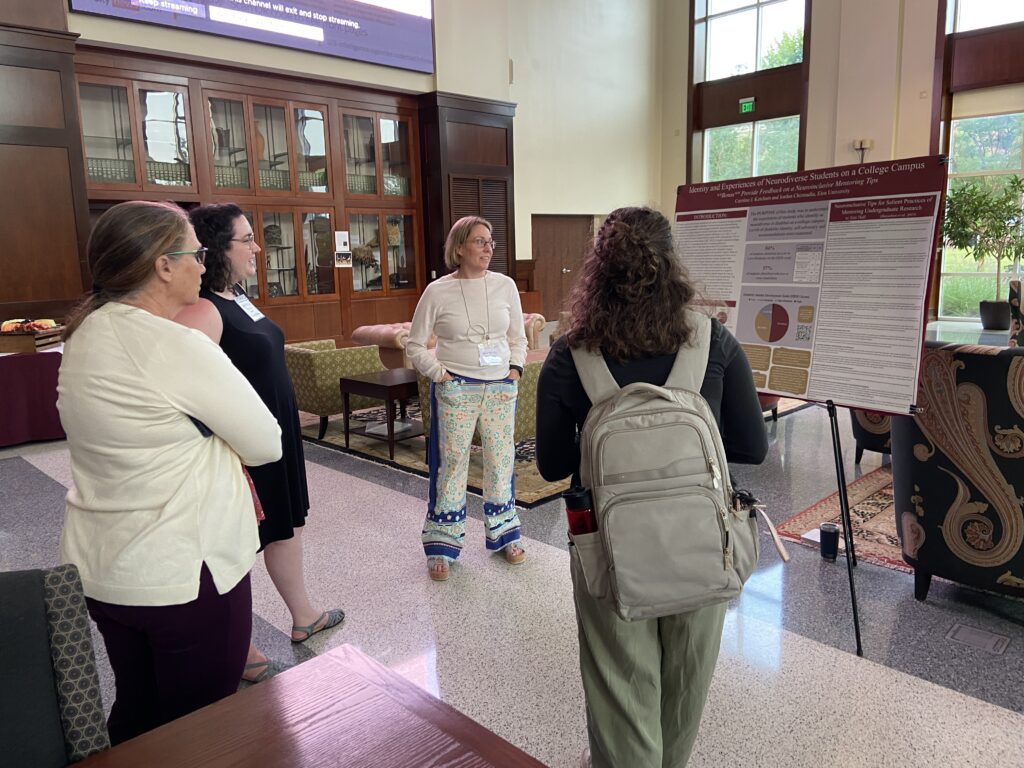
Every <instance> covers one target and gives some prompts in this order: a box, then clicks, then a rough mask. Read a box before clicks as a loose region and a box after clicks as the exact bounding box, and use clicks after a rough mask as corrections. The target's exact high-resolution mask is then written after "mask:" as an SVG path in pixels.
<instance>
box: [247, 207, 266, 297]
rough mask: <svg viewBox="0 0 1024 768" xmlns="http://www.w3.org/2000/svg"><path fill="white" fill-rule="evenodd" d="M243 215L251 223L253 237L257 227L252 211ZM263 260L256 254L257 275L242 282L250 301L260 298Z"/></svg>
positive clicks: (261, 256)
mask: <svg viewBox="0 0 1024 768" xmlns="http://www.w3.org/2000/svg"><path fill="white" fill-rule="evenodd" d="M242 215H243V216H245V220H246V221H248V222H249V226H250V227H252V228H253V235H255V234H256V227H255V225H254V224H253V216H252V211H242ZM262 258H263V255H262V254H260V253H257V254H256V274H255V275H253V276H252V277H247V278H245V280H243V281H242V287H243V288H244V289H245V292H246V293H247V294H248V295H249V298H250V299H258V298H259V297H260V260H261V259H262Z"/></svg>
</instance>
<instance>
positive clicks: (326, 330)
mask: <svg viewBox="0 0 1024 768" xmlns="http://www.w3.org/2000/svg"><path fill="white" fill-rule="evenodd" d="M312 307H313V334H314V336H315V338H317V339H332V338H333V339H338V338H341V336H343V333H342V330H341V307H339V306H338V302H336V301H320V302H316V303H315V304H313V305H312Z"/></svg>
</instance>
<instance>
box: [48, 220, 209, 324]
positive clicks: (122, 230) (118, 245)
mask: <svg viewBox="0 0 1024 768" xmlns="http://www.w3.org/2000/svg"><path fill="white" fill-rule="evenodd" d="M189 226H190V225H189V221H188V214H186V213H185V211H183V210H182V209H181V208H179V207H178V206H177V205H175V204H174V203H154V202H149V201H146V200H130V201H128V202H126V203H119V204H118V205H115V206H114V207H113V208H110V209H109V210H107V211H105V212H104V213H103V215H102V216H100V218H99V219H98V220H97V222H96V226H95V227H94V228H93V230H92V234H91V235H89V244H88V245H87V246H86V254H87V256H88V259H89V267H90V269H91V270H92V280H93V286H92V292H91V293H90V294H89V295H88V296H86V297H85V299H83V300H82V301H81V302H80V303H79V304H78V306H77V307H75V308H74V309H73V310H72V311H71V314H70V315H69V316H68V321H67V328H65V330H64V339H65V340H67V339H69V338H71V334H73V333H74V332H75V329H77V328H78V326H79V325H81V324H82V321H83V320H85V318H87V317H88V316H89V315H90V314H91V313H93V312H95V311H96V310H97V309H99V308H100V307H102V306H103V305H104V304H106V303H107V302H109V301H117V300H118V299H121V298H124V297H125V296H128V295H130V294H132V293H134V292H136V291H138V290H139V289H140V288H142V286H144V285H145V284H146V283H147V282H148V281H149V279H150V278H151V277H152V276H153V264H154V263H155V262H156V260H157V259H158V258H159V257H160V256H161V255H162V254H165V253H170V252H171V251H178V250H181V248H182V247H183V246H184V245H185V240H186V238H187V237H188V232H189Z"/></svg>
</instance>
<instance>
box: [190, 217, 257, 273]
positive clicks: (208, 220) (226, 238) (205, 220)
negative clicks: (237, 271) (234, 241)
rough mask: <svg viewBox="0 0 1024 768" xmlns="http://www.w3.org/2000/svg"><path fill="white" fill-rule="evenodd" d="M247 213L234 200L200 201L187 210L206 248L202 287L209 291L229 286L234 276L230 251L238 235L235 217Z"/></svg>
mask: <svg viewBox="0 0 1024 768" xmlns="http://www.w3.org/2000/svg"><path fill="white" fill-rule="evenodd" d="M242 216H245V213H244V212H243V211H242V209H241V208H239V207H238V206H237V205H235V204H234V203H221V204H220V205H201V206H199V207H198V208H193V209H192V210H191V211H189V212H188V217H189V219H190V220H191V222H192V226H193V227H194V228H195V230H196V237H198V238H199V242H200V243H202V244H203V246H204V247H205V248H206V273H205V274H204V275H203V283H202V285H203V288H205V289H206V290H208V291H224V290H227V288H228V285H229V282H228V281H230V280H231V262H230V261H228V257H227V255H226V254H227V251H228V249H229V248H231V238H232V237H234V236H235V221H236V220H237V219H238V218H239V217H242Z"/></svg>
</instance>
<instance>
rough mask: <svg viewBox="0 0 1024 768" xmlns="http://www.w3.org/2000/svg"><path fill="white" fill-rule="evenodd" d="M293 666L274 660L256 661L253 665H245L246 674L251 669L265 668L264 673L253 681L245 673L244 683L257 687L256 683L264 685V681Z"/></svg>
mask: <svg viewBox="0 0 1024 768" xmlns="http://www.w3.org/2000/svg"><path fill="white" fill-rule="evenodd" d="M290 666H291V665H289V664H285V663H284V662H281V661H274V660H273V659H267V660H266V661H255V662H253V663H252V664H246V665H245V672H248V671H249V670H251V669H259V668H260V667H263V671H262V672H260V673H259V674H258V675H256V677H254V678H252V679H251V680H250V679H249V678H247V677H246V676H245V672H243V673H242V682H243V683H249V684H250V685H255V684H256V683H262V682H263V681H264V680H269V679H270V678H272V677H273V676H274V675H277V674H280V673H281V672H284V671H285V670H286V669H288V668H289V667H290Z"/></svg>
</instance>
